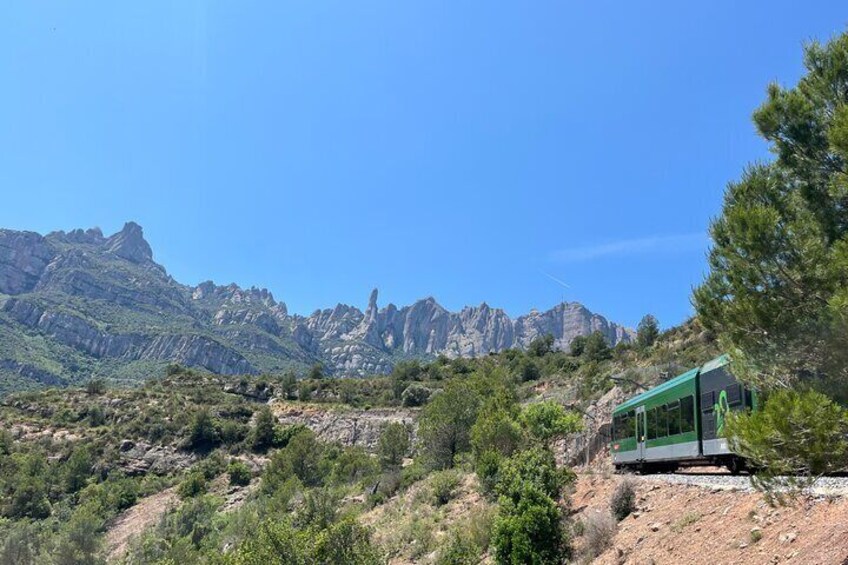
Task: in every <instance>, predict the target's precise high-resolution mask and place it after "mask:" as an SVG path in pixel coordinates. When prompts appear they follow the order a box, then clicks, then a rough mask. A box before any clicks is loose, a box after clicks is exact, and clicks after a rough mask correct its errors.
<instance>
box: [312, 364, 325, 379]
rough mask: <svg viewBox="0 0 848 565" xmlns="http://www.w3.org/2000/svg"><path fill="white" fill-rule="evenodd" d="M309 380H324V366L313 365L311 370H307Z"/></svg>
mask: <svg viewBox="0 0 848 565" xmlns="http://www.w3.org/2000/svg"><path fill="white" fill-rule="evenodd" d="M309 378H310V379H313V380H320V379H323V378H324V365H323V364H322V363H315V364H314V365H312V368H311V369H309Z"/></svg>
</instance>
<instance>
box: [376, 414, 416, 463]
mask: <svg viewBox="0 0 848 565" xmlns="http://www.w3.org/2000/svg"><path fill="white" fill-rule="evenodd" d="M377 451H378V454H379V457H380V463H382V464H383V467H399V466H400V465H401V463H403V458H404V457H406V454H407V453H408V452H409V429H408V428H407V427H406V426H405V425H404V424H402V423H400V422H392V423H390V424H388V425H387V426H386V427H385V428H383V433H381V434H380V444H379V446H378V450H377Z"/></svg>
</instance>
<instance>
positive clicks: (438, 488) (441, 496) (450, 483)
mask: <svg viewBox="0 0 848 565" xmlns="http://www.w3.org/2000/svg"><path fill="white" fill-rule="evenodd" d="M459 483H460V476H459V474H458V473H457V472H456V471H454V470H453V469H447V470H444V471H438V472H436V473H433V475H432V476H431V478H430V500H431V501H432V503H433V505H435V506H444V505H445V504H447V503H448V502H450V501H451V499H453V497H454V493H455V491H456V488H457V487H458V486H459Z"/></svg>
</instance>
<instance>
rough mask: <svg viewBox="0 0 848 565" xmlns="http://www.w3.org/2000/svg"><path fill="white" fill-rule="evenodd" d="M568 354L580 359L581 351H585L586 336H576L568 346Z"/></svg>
mask: <svg viewBox="0 0 848 565" xmlns="http://www.w3.org/2000/svg"><path fill="white" fill-rule="evenodd" d="M569 347H570V349H569V352H570V353H571V355H572V356H574V357H580V356H582V355H583V351H584V350H585V349H586V336H585V335H578V336H577V337H575V338H574V339H572V340H571V345H570V346H569Z"/></svg>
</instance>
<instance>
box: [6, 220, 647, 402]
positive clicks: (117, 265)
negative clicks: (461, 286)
mask: <svg viewBox="0 0 848 565" xmlns="http://www.w3.org/2000/svg"><path fill="white" fill-rule="evenodd" d="M378 297H379V293H378V291H377V289H374V290H373V291H372V292H371V295H370V296H369V300H368V306H367V307H366V309H365V310H364V311H362V310H360V309H359V308H357V307H355V306H351V305H346V304H341V303H340V304H337V305H335V306H334V307H332V308H325V309H319V310H316V311H315V312H313V313H312V314H310V315H308V316H304V315H300V314H291V313H289V311H288V308H287V306H286V304H285V302H283V301H278V300H276V299H275V298H274V295H273V294H272V293H271V291H269V290H267V289H264V288H256V287H251V288H242V287H240V286H239V285H237V284H235V283H231V284H228V285H217V284H215V283H214V282H212V281H206V282H202V283H200V284H198V285H195V286H191V285H184V284H181V283H179V282H178V281H176V280H175V279H173V277H171V276H170V275H169V274H168V273H167V271H166V269H165V268H164V267H163V266H162V265H159V264H158V263H156V262H155V260H154V258H153V250H152V248H151V246H150V245H149V243H148V242H147V241H146V240H145V238H144V231H143V228H142V227H141V226H140V225H138V224H137V223H135V222H127V223H126V224H125V225H124V227H123V229H121V230H120V231H118V232H116V233H115V234H113V235H111V236H109V237H106V236H104V235H103V233H102V232H101V230H99V229H98V228H92V229H88V230H82V229H76V230H72V231H70V232H64V231H54V232H50V233H48V234H47V235H43V236H42V235H40V234H37V233H35V232H30V231H15V230H6V229H0V377H5V379H4V380H6V381H7V386H6V387H5V388H22V387H23V388H27V384H29V385H34V384H37V383H47V384H63V383H67V382H76V381H79V380H80V379H81V378H88V377H90V376H91V375H101V376H105V377H108V378H112V379H117V380H136V379H138V378H143V376H142V375H143V374H145V372H149V371H150V370H151V369H154V368H156V367H159V366H161V365H165V364H168V363H180V364H184V365H187V366H192V367H198V368H203V369H206V370H209V371H211V372H214V373H219V374H224V375H234V374H258V373H262V372H275V371H281V370H286V369H290V368H295V369H297V368H304V367H306V366H309V365H310V364H313V363H322V364H323V365H324V366H325V368H326V370H327V371H328V372H330V373H333V374H336V375H346V376H366V375H369V374H380V373H387V372H389V371H391V369H392V367H393V366H394V364H395V363H397V362H398V361H399V360H402V359H408V358H432V357H435V356H438V355H446V356H448V357H459V356H476V355H485V354H488V353H490V352H498V351H502V350H504V349H508V348H511V347H519V348H524V347H526V346H527V345H528V344H529V343H530V341H532V340H533V339H534V338H536V337H538V336H540V335H544V334H551V335H553V336H554V339H555V345H556V346H557V347H559V348H563V349H566V348H568V346H569V344H570V342H571V340H572V339H573V338H574V337H576V336H577V335H586V334H588V333H591V332H593V331H600V332H602V333H603V334H604V336H605V337H606V338H607V340H608V342H609V343H610V344H612V345H614V344H616V343H618V342H620V341H631V340H632V338H633V332H632V330H630V329H627V328H624V327H623V326H620V325H618V324H615V323H612V322H609V321H608V320H607V319H606V318H604V317H603V316H600V315H598V314H594V313H592V312H591V311H589V310H588V309H587V308H585V307H584V306H583V305H581V304H579V303H576V302H563V303H561V304H558V305H556V306H554V307H553V308H551V309H549V310H546V311H544V312H538V311H536V310H532V311H531V312H530V313H528V314H525V315H522V316H518V317H516V318H511V317H510V316H508V315H507V314H506V312H504V311H503V310H502V309H500V308H493V307H491V306H489V305H488V304H487V303H485V302H483V303H481V304H480V305H479V306H466V307H464V308H462V309H461V310H459V311H457V312H452V311H449V310H447V309H445V308H444V307H443V306H441V305H440V304H439V303H438V302H437V301H436V299H435V298H433V297H432V296H431V297H427V298H424V299H421V300H417V301H416V302H414V303H412V304H410V305H407V306H400V307H398V306H396V305H394V304H391V303H390V304H387V305H386V306H383V307H380V306H379V304H378ZM9 382H14V383H16V384H17V386H14V383H13V385H8V383H9ZM2 390H3V387H0V391H2Z"/></svg>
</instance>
